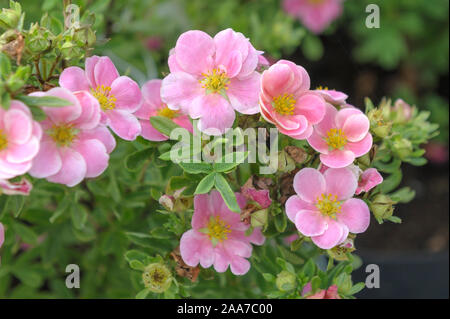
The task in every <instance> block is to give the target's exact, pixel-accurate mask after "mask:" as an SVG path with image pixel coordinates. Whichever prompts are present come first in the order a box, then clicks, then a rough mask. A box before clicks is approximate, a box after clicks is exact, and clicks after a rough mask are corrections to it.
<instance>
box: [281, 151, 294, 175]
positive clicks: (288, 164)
mask: <svg viewBox="0 0 450 319" xmlns="http://www.w3.org/2000/svg"><path fill="white" fill-rule="evenodd" d="M294 169H295V162H294V159H293V158H292V157H290V156H289V155H288V154H287V153H286V152H285V151H281V152H280V153H278V171H279V172H282V173H289V172H291V171H293V170H294Z"/></svg>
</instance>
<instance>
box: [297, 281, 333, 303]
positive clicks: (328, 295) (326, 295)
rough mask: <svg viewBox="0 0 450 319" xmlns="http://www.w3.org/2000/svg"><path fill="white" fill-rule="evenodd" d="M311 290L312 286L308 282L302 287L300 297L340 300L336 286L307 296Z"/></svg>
mask: <svg viewBox="0 0 450 319" xmlns="http://www.w3.org/2000/svg"><path fill="white" fill-rule="evenodd" d="M311 290H312V285H311V283H310V282H309V283H307V284H306V285H305V287H303V290H302V296H303V297H306V299H341V297H340V296H339V294H338V287H337V286H336V285H332V286H330V287H328V289H319V291H317V292H316V293H315V294H312V295H308V294H310V293H311Z"/></svg>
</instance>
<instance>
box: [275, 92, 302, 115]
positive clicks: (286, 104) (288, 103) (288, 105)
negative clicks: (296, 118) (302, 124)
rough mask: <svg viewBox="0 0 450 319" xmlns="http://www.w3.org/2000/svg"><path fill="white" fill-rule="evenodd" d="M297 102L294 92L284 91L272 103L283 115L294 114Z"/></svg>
mask: <svg viewBox="0 0 450 319" xmlns="http://www.w3.org/2000/svg"><path fill="white" fill-rule="evenodd" d="M295 103H297V101H296V100H295V99H294V97H293V95H292V94H287V93H284V94H282V95H279V96H277V97H275V98H274V99H273V102H272V105H273V108H274V109H275V111H277V112H278V113H279V114H281V115H294V109H295Z"/></svg>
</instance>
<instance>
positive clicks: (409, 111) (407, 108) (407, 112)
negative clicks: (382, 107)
mask: <svg viewBox="0 0 450 319" xmlns="http://www.w3.org/2000/svg"><path fill="white" fill-rule="evenodd" d="M393 109H394V111H396V112H397V118H398V119H399V120H400V121H402V122H407V121H409V120H410V119H411V117H412V115H413V107H411V105H409V104H408V103H406V102H405V101H404V100H402V99H397V100H396V101H395V104H394V108H393Z"/></svg>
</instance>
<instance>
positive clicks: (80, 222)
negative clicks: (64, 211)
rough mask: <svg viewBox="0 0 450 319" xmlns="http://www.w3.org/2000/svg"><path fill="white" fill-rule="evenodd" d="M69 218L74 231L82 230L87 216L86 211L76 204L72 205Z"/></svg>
mask: <svg viewBox="0 0 450 319" xmlns="http://www.w3.org/2000/svg"><path fill="white" fill-rule="evenodd" d="M70 216H71V218H72V223H73V226H74V227H75V228H76V229H83V228H84V225H85V224H86V221H87V217H88V214H87V212H86V209H85V208H84V207H83V206H81V205H77V204H72V208H71V210H70Z"/></svg>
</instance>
